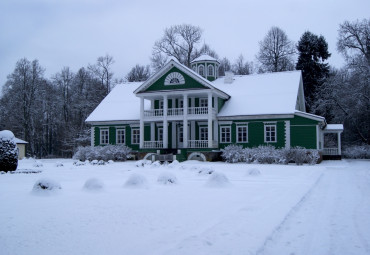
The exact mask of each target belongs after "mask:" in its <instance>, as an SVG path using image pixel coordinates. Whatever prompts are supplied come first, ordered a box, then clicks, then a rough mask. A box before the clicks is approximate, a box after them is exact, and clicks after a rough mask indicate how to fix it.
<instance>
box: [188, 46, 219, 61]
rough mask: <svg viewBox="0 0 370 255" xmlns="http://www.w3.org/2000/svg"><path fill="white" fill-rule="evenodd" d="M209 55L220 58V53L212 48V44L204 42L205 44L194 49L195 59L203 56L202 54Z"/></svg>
mask: <svg viewBox="0 0 370 255" xmlns="http://www.w3.org/2000/svg"><path fill="white" fill-rule="evenodd" d="M204 54H206V55H208V56H211V57H213V58H215V59H218V54H217V53H216V51H215V50H213V49H212V48H211V46H209V45H208V44H206V43H205V44H203V46H202V47H201V48H200V49H199V50H198V49H195V51H194V54H193V59H195V58H197V57H199V56H201V55H204Z"/></svg>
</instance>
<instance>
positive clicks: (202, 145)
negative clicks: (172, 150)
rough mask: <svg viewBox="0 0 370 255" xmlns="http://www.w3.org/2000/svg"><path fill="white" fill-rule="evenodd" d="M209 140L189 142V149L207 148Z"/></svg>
mask: <svg viewBox="0 0 370 255" xmlns="http://www.w3.org/2000/svg"><path fill="white" fill-rule="evenodd" d="M207 147H208V140H189V141H188V148H207Z"/></svg>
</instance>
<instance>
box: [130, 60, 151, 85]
mask: <svg viewBox="0 0 370 255" xmlns="http://www.w3.org/2000/svg"><path fill="white" fill-rule="evenodd" d="M149 76H150V68H149V65H147V66H141V65H139V64H137V65H136V66H134V67H133V68H132V69H131V71H130V72H129V73H128V74H127V75H126V79H127V81H129V82H134V81H146V80H147V79H148V78H149Z"/></svg>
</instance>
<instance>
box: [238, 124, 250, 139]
mask: <svg viewBox="0 0 370 255" xmlns="http://www.w3.org/2000/svg"><path fill="white" fill-rule="evenodd" d="M236 130H237V142H238V143H247V142H248V126H237V127H236Z"/></svg>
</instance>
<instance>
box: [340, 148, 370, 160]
mask: <svg viewBox="0 0 370 255" xmlns="http://www.w3.org/2000/svg"><path fill="white" fill-rule="evenodd" d="M343 157H345V158H353V159H370V145H356V146H350V147H346V148H344V149H343Z"/></svg>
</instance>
